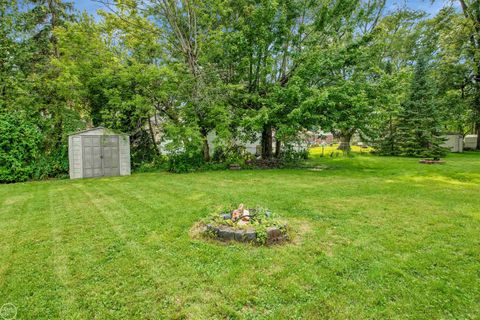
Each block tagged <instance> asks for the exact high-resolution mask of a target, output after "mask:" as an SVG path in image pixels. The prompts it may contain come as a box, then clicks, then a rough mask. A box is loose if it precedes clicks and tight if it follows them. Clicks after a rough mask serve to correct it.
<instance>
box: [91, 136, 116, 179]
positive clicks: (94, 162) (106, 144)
mask: <svg viewBox="0 0 480 320" xmlns="http://www.w3.org/2000/svg"><path fill="white" fill-rule="evenodd" d="M82 151H83V177H84V178H92V177H101V176H118V175H119V174H120V165H119V163H120V153H119V148H118V136H82Z"/></svg>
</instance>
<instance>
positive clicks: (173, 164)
mask: <svg viewBox="0 0 480 320" xmlns="http://www.w3.org/2000/svg"><path fill="white" fill-rule="evenodd" d="M204 164H205V162H204V160H203V156H202V154H201V153H200V152H182V153H174V154H171V155H170V156H169V157H168V171H170V172H175V173H185V172H192V171H195V170H198V169H200V168H201V167H202V166H203V165H204Z"/></svg>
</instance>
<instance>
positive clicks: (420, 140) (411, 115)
mask: <svg viewBox="0 0 480 320" xmlns="http://www.w3.org/2000/svg"><path fill="white" fill-rule="evenodd" d="M440 118H441V117H440V112H439V110H438V108H436V106H435V104H434V90H433V88H432V86H431V84H430V81H429V78H428V62H427V60H426V58H425V57H424V56H420V57H419V58H418V59H417V62H416V65H415V72H414V76H413V80H412V86H411V92H410V96H409V98H408V99H407V101H406V102H405V103H404V104H403V106H402V110H401V113H400V117H399V124H398V137H397V138H398V147H399V154H400V155H403V156H413V157H434V158H438V157H440V156H443V155H445V153H446V149H445V148H443V147H442V146H441V145H442V143H443V142H444V138H443V137H442V131H441V119H440Z"/></svg>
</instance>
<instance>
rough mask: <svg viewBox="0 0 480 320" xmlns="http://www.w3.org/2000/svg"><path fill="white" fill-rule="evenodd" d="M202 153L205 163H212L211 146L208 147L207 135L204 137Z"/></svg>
mask: <svg viewBox="0 0 480 320" xmlns="http://www.w3.org/2000/svg"><path fill="white" fill-rule="evenodd" d="M202 152H203V160H205V162H209V161H210V146H209V145H208V138H207V135H206V134H205V135H203V146H202Z"/></svg>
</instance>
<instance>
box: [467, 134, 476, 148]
mask: <svg viewBox="0 0 480 320" xmlns="http://www.w3.org/2000/svg"><path fill="white" fill-rule="evenodd" d="M464 147H465V149H469V150H476V149H477V135H476V134H468V135H466V136H465V144H464Z"/></svg>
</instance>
